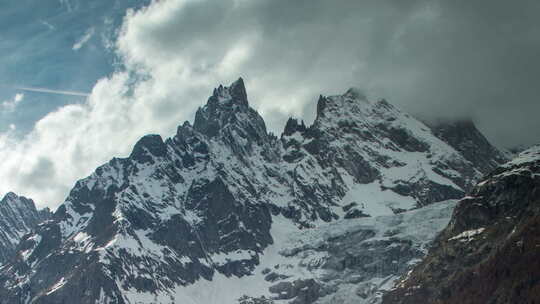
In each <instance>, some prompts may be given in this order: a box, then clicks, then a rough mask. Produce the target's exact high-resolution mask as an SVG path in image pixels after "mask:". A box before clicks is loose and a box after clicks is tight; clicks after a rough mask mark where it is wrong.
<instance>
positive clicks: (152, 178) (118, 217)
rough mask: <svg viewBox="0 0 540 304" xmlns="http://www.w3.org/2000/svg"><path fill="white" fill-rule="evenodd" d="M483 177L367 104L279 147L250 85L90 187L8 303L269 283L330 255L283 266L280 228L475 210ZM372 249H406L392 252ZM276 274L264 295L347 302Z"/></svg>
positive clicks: (42, 239)
mask: <svg viewBox="0 0 540 304" xmlns="http://www.w3.org/2000/svg"><path fill="white" fill-rule="evenodd" d="M481 170H482V169H481V168H477V167H475V166H474V164H473V163H471V162H470V161H469V160H467V159H465V158H464V157H463V156H462V155H461V154H460V153H459V152H458V151H456V150H455V149H454V148H452V147H451V146H450V145H448V144H446V143H445V142H444V141H442V140H441V139H439V138H437V137H436V136H435V135H433V133H432V131H431V129H430V128H429V127H428V126H426V125H425V124H423V123H421V122H420V121H418V120H416V119H414V118H413V117H411V116H410V115H408V114H406V113H403V112H401V111H400V110H398V109H397V108H395V107H394V106H392V105H390V104H389V103H388V102H386V101H384V100H381V101H378V102H371V101H368V100H367V99H365V98H364V97H362V96H361V95H359V94H357V93H355V91H354V90H349V91H348V92H346V93H345V94H344V95H337V96H329V97H325V96H321V97H320V98H319V102H318V104H317V118H316V119H315V121H314V123H313V124H312V125H311V126H309V127H306V126H305V125H303V124H302V123H298V122H297V121H296V122H295V121H293V120H290V123H289V122H288V123H287V125H286V127H285V129H284V132H283V134H282V135H281V137H280V138H277V137H275V136H273V135H271V134H269V133H268V132H267V131H266V126H265V123H264V120H263V119H262V117H261V116H260V115H259V114H258V113H257V112H256V111H255V110H253V109H251V108H250V107H249V103H248V100H247V93H246V89H245V86H244V82H243V80H242V79H239V80H238V81H236V82H234V83H233V84H232V85H231V86H229V87H223V86H219V87H218V88H216V89H215V90H214V92H213V94H212V96H210V98H209V99H208V102H207V104H206V105H205V106H203V107H201V108H199V110H198V111H197V114H196V116H195V122H194V124H193V126H192V125H191V124H189V123H187V122H186V123H184V124H183V125H181V126H179V127H178V130H177V133H176V134H175V136H173V137H171V138H168V139H165V140H163V139H162V137H161V136H159V135H147V136H144V137H142V138H141V139H140V140H139V141H138V142H137V143H136V144H135V145H134V148H133V151H132V153H131V154H130V156H129V157H127V158H114V159H112V160H111V161H110V162H108V163H107V164H105V165H102V166H100V167H98V168H97V169H96V170H95V172H94V173H92V174H91V175H90V176H89V177H87V178H85V179H82V180H80V181H78V182H77V183H76V185H75V187H74V188H73V189H72V190H71V192H70V194H69V196H68V197H67V199H66V201H65V202H64V203H63V204H62V205H61V206H60V207H59V208H58V210H57V211H56V212H55V214H54V216H53V220H52V221H48V222H45V223H43V224H41V225H39V226H38V228H37V231H36V233H35V234H33V235H28V236H26V237H25V238H24V239H23V241H22V242H21V243H20V244H19V247H18V251H19V255H18V258H17V259H15V260H14V261H13V262H11V263H10V264H8V265H6V266H5V267H3V268H2V269H0V284H3V286H5V287H6V288H5V290H2V291H0V296H1V300H0V301H8V302H9V303H19V302H17V301H21V299H31V300H32V303H57V302H62V301H66V300H68V299H72V298H80V299H81V303H94V302H96V301H98V300H99V301H101V302H103V303H133V302H134V301H136V299H141V298H142V299H146V300H144V301H142V302H143V303H158V302H159V301H165V300H163V299H169V300H170V301H171V302H174V301H175V300H174V299H175V298H177V297H180V296H182V291H181V290H182V288H186V290H188V289H189V288H188V287H189V286H192V285H193V284H195V283H196V282H201V280H202V281H208V282H213V281H216V282H217V281H219V280H221V279H219V278H229V279H231V280H240V279H242V278H244V277H250V276H256V274H257V275H258V274H259V273H260V272H259V271H260V268H261V267H262V266H261V261H262V259H265V260H267V259H268V258H267V257H268V256H275V258H276V259H277V260H281V259H286V260H287V261H288V260H289V259H292V260H293V261H294V260H295V259H297V258H298V257H297V254H300V253H302V252H304V253H302V254H316V252H318V251H317V250H315V251H313V250H311V251H309V253H306V252H305V251H304V250H300V251H298V252H296V253H294V252H289V253H287V251H285V253H283V254H281V253H279V252H280V251H281V250H278V249H276V248H275V246H278V245H277V244H276V242H278V243H279V242H280V238H279V237H277V236H276V235H277V234H276V233H277V232H275V229H277V226H276V225H277V224H276V223H279V226H283V227H289V228H288V229H290V230H288V231H289V232H290V233H292V232H295V231H301V230H302V229H304V230H305V229H308V230H309V229H310V228H314V227H326V226H327V225H328V223H330V224H331V223H333V222H338V221H344V219H347V221H348V222H344V223H345V224H347V225H346V227H348V225H349V224H351V223H356V221H359V220H358V218H361V217H376V216H387V217H388V218H389V220H391V221H394V220H396V219H397V218H400V215H399V214H398V215H397V217H396V218H394V217H393V216H394V215H395V214H396V213H401V212H403V211H406V210H410V209H416V208H418V207H421V206H425V205H429V204H432V203H435V202H441V201H446V200H448V199H455V198H459V197H461V196H462V195H463V194H464V193H465V192H466V191H467V190H468V189H469V188H470V187H472V184H473V182H474V181H475V179H477V178H479V176H480V175H481V174H482V173H481ZM429 210H432V213H429V214H430V216H433V218H439V217H440V214H439V209H437V208H435V207H434V208H433V209H429ZM444 210H449V209H448V208H446V209H444ZM445 212H447V211H445ZM445 214H446V213H445ZM351 221H352V222H351ZM440 222H441V223H442V222H444V217H443V218H442V220H441V221H440ZM437 227H439V226H437ZM300 228H301V229H300ZM299 229H300V230H299ZM348 229H349V228H346V229H345V230H348ZM437 229H442V227H440V228H437ZM360 231H363V230H360ZM370 231H371V230H370ZM289 232H287V233H285V234H289ZM355 233H356V232H355ZM366 233H368V235H371V236H373V235H375V234H373V232H366ZM381 233H382V232H381ZM432 233H434V231H432V232H430V233H429V237H427V236H426V238H427V239H429V238H431V237H433V235H432ZM278 234H279V233H278ZM363 234H364V232H362V233H361V234H360V235H359V237H361V239H362V240H364V239H365V236H362V235H363ZM410 237H411V236H409V235H407V236H406V238H407V241H405V240H404V241H403V244H401V243H400V244H401V245H399V246H397V247H396V248H402V249H403V250H405V251H410V254H408V255H407V256H408V257H409V258H411V259H413V258H418V257H419V256H421V254H422V252H423V251H422V250H420V249H418V248H417V247H416V246H419V247H421V246H423V245H422V244H424V243H423V240H422V241H421V242H420V241H418V240H415V241H411V240H409V239H408V238H410ZM408 242H411V243H410V244H409V243H408ZM279 244H281V243H279ZM369 244H375V245H369V246H377V247H376V248H375V249H376V250H380V251H384V252H385V251H387V250H388V251H389V252H391V248H393V247H391V246H393V245H392V241H391V240H390V239H389V240H388V241H385V242H382V243H379V242H371V241H370V242H369ZM366 246H368V245H366ZM318 250H319V249H318ZM268 251H273V252H274V253H273V254H269V253H268ZM275 251H277V252H275ZM23 253H24V254H23ZM341 258H342V259H345V260H347V259H349V257H346V256H345V257H341ZM369 258H370V259H372V258H373V257H369ZM345 260H344V261H345ZM265 263H266V262H265ZM287 263H288V262H287ZM336 263H338V264H339V263H341V262H336ZM343 263H346V264H347V263H349V264H350V265H357V264H356V263H357V262H354V263H351V262H343ZM323 264H324V263H323ZM323 264H317V265H318V266H317V267H316V268H313V269H318V267H322V266H323ZM302 265H303V264H302ZM274 266H276V267H277V266H279V265H278V264H276V265H273V266H272V267H274ZM282 267H288V266H285V264H284V265H283V266H282ZM299 267H300V266H299ZM301 267H303V266H301ZM328 267H330V266H328ZM354 267H356V266H354ZM295 269H296V268H295ZM329 269H334V267H333V266H332V267H330V268H329ZM355 269H356V268H355ZM59 270H60V271H59ZM261 271H266V270H261ZM351 271H352V270H351ZM354 271H360V270H358V269H356V270H354ZM354 271H353V273H351V275H353V274H354ZM370 271H371V270H370ZM400 271H404V269H401V270H400ZM272 273H273V275H272V277H273V278H267V277H266V274H272ZM368 273H370V275H376V273H375V274H374V273H371V272H368ZM266 274H265V276H263V277H261V278H260V279H261V281H260V282H259V281H257V282H259V283H258V284H260V285H261V286H266V287H267V288H268V289H267V290H266V291H264V290H260V291H259V292H261V293H266V294H268V293H269V295H270V296H271V295H272V294H273V292H272V291H275V290H280V289H281V288H293V287H294V286H296V287H295V288H300V287H299V286H302V287H301V288H304V287H306V288H307V290H308V291H309V292H310V293H313V294H304V293H303V292H300V291H298V290H297V291H295V292H291V293H290V294H289V295H288V296H287V297H288V299H291V300H293V301H296V302H295V303H313V301H315V300H317V299H319V298H321V299H322V298H323V297H325V296H328V295H330V294H332V293H336V292H337V291H338V289H339V288H338V287H336V286H334V285H332V284H334V283H332V284H326V283H324V282H322V281H320V280H319V279H318V278H317V277H314V278H312V280H313V281H310V280H306V278H302V277H295V276H294V275H286V274H282V273H281V274H280V273H276V272H275V271H274V272H272V271H270V272H267V273H266ZM386 274H387V275H389V274H388V273H386ZM12 278H16V279H12ZM291 280H295V281H294V282H296V283H294V284H293V283H291ZM332 282H333V281H332ZM209 284H210V283H209ZM216 284H217V283H216ZM290 284H293V285H290ZM295 284H296V285H295ZM266 287H265V288H266ZM293 289H294V288H293ZM177 290H180V291H177ZM278 293H279V292H278ZM152 295H153V296H152ZM259 295H260V294H259ZM277 297H278V298H279V295H278V296H277ZM154 298H156V299H157V298H159V299H160V300H159V301H158V300H153V299H154ZM169 300H167V301H169ZM302 301H303V302H302ZM8 302H5V303H8ZM1 303H4V302H1ZM195 303H196V302H195Z"/></svg>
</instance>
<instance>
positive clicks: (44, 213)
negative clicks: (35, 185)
mask: <svg viewBox="0 0 540 304" xmlns="http://www.w3.org/2000/svg"><path fill="white" fill-rule="evenodd" d="M50 216H51V214H50V211H49V209H43V210H39V211H38V210H37V209H36V205H35V204H34V201H32V200H31V199H28V198H26V197H24V196H18V195H17V194H15V193H13V192H10V193H8V194H6V195H5V196H4V198H3V199H2V200H1V201H0V265H2V264H4V263H6V262H7V261H8V260H9V259H10V258H11V257H13V255H14V254H15V247H16V246H17V244H19V241H20V240H21V238H22V237H23V236H24V235H25V234H27V233H29V232H30V231H32V229H34V228H35V227H36V226H37V225H38V224H39V223H41V222H43V221H45V220H47V219H48V218H49V217H50Z"/></svg>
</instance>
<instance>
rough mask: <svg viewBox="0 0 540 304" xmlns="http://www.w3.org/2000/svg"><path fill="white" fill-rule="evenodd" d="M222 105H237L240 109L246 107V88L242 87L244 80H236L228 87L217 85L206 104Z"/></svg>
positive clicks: (247, 104)
mask: <svg viewBox="0 0 540 304" xmlns="http://www.w3.org/2000/svg"><path fill="white" fill-rule="evenodd" d="M211 103H212V104H214V103H217V104H222V105H227V106H231V105H239V106H242V107H248V106H249V103H248V100H247V93H246V87H245V85H244V79H242V77H240V78H238V80H236V81H235V82H233V83H231V85H229V86H228V87H226V86H223V85H221V84H220V85H219V86H218V87H217V88H215V89H214V92H213V93H212V96H210V98H209V99H208V104H211Z"/></svg>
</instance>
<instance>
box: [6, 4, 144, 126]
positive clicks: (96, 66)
mask: <svg viewBox="0 0 540 304" xmlns="http://www.w3.org/2000/svg"><path fill="white" fill-rule="evenodd" d="M147 3H148V1H144V0H125V1H110V0H109V1H103V0H97V1H95V0H94V1H79V0H63V1H60V0H47V1H40V0H18V1H5V2H4V3H3V4H2V10H0V29H1V30H0V54H1V56H0V102H1V101H9V100H12V99H13V98H14V96H15V95H16V94H18V93H19V94H20V93H23V94H24V99H23V100H22V101H21V102H20V103H18V105H17V110H16V111H1V112H0V132H1V131H5V130H7V129H8V128H9V126H10V125H15V126H16V129H17V133H18V134H19V135H23V134H25V133H27V132H29V131H30V130H31V128H32V126H33V124H34V123H35V122H36V121H37V120H38V119H40V118H41V117H43V116H45V115H46V114H47V113H49V112H51V111H53V110H55V109H57V108H58V107H61V106H63V105H65V104H70V103H80V102H82V101H83V99H84V98H81V97H80V96H70V95H60V94H50V93H48V94H46V93H38V92H30V91H23V90H20V89H16V88H15V87H37V88H48V89H54V90H64V91H77V92H90V91H91V89H92V87H93V86H94V84H95V82H96V81H97V80H98V79H99V78H101V77H104V76H106V75H108V74H110V73H111V72H112V71H113V69H114V67H115V61H117V60H116V59H115V53H114V51H113V50H112V49H111V47H110V45H111V44H112V43H114V39H115V32H116V30H117V29H118V27H119V25H120V24H121V22H122V18H123V16H124V15H125V13H126V10H127V8H137V7H140V6H141V5H144V4H147ZM108 46H109V47H108Z"/></svg>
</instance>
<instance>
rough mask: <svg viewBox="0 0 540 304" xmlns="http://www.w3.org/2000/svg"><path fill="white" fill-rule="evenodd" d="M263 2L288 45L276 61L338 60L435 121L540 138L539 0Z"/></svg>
mask: <svg viewBox="0 0 540 304" xmlns="http://www.w3.org/2000/svg"><path fill="white" fill-rule="evenodd" d="M260 5H261V6H260V7H257V9H254V10H253V13H254V14H256V13H257V12H258V13H259V14H262V15H261V16H260V18H258V19H259V20H260V22H261V23H263V26H262V28H263V29H264V33H263V37H264V39H275V40H279V41H282V42H283V43H282V44H281V47H283V48H284V50H268V52H266V54H265V52H264V50H263V52H262V53H263V54H265V55H263V56H262V57H263V58H265V57H266V58H268V59H274V60H276V57H275V56H272V55H271V52H274V51H275V52H276V54H279V56H280V57H283V58H286V59H287V58H289V59H291V65H296V64H301V65H302V66H303V67H302V68H301V71H303V72H304V73H311V72H313V71H317V72H320V70H319V67H314V65H315V66H316V65H329V67H328V70H332V69H333V67H332V66H331V65H336V66H337V67H338V68H340V69H342V71H343V73H344V74H349V73H350V74H349V75H347V77H348V78H350V79H351V80H352V81H355V80H356V81H357V82H356V83H354V84H356V85H358V86H360V87H365V88H366V89H368V90H369V91H371V92H372V94H373V95H377V96H373V97H386V98H389V99H390V100H391V102H393V103H396V104H398V105H400V106H401V107H402V108H404V109H406V110H408V111H411V112H413V113H415V114H417V115H420V116H423V117H426V118H434V117H452V118H455V117H468V118H472V119H474V120H475V121H476V122H477V124H478V125H479V127H480V128H481V129H482V130H483V131H484V132H485V133H486V134H487V135H488V136H489V137H490V138H491V139H492V140H494V141H496V142H497V143H499V144H502V145H515V144H522V143H526V144H532V143H535V142H537V141H539V140H540V120H539V119H538V114H539V113H540V100H539V96H540V85H538V80H539V79H540V77H539V76H540V75H539V73H540V72H539V71H540V56H539V55H540V28H539V25H540V19H539V18H538V16H539V14H540V2H538V1H518V2H509V1H266V2H262V4H260ZM297 33H298V34H297ZM278 47H279V45H278ZM300 50H302V51H300ZM283 52H284V53H285V55H284V54H283ZM295 52H297V53H298V52H300V53H302V55H303V56H298V57H295V56H294V55H292V54H293V53H295ZM263 60H264V59H263ZM271 61H273V60H271ZM262 64H265V63H264V62H263V63H262ZM266 64H272V63H266ZM330 82H333V81H332V80H330ZM345 82H346V81H345ZM321 83H323V84H324V74H323V75H321ZM336 85H337V84H336ZM336 89H338V88H336Z"/></svg>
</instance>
